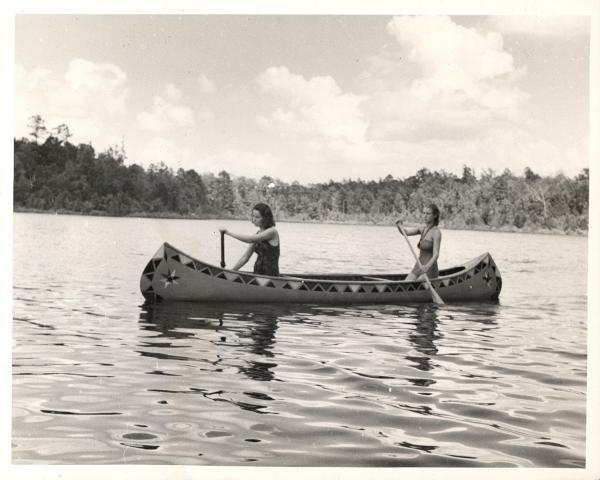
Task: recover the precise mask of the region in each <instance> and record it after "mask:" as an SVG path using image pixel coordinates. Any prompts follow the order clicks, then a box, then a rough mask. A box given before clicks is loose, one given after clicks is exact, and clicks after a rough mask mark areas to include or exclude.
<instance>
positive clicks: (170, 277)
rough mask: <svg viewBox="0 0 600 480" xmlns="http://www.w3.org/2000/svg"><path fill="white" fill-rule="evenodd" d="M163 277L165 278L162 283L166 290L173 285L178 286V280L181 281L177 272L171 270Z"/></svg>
mask: <svg viewBox="0 0 600 480" xmlns="http://www.w3.org/2000/svg"><path fill="white" fill-rule="evenodd" d="M162 276H163V278H162V279H161V282H164V284H165V288H167V287H168V286H169V285H171V284H177V280H179V277H178V276H177V275H175V270H173V271H172V272H171V269H170V268H169V271H168V272H167V273H166V274H165V273H163V274H162Z"/></svg>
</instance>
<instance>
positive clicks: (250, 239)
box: [220, 227, 277, 243]
mask: <svg viewBox="0 0 600 480" xmlns="http://www.w3.org/2000/svg"><path fill="white" fill-rule="evenodd" d="M220 231H221V232H223V233H224V234H225V235H229V236H230V237H233V238H235V239H236V240H239V241H240V242H245V243H255V242H260V241H262V240H272V239H273V238H275V237H276V235H277V231H276V230H275V227H271V228H267V229H266V230H263V231H262V232H258V233H254V234H251V235H247V234H243V233H234V232H230V231H229V230H227V229H226V228H221V229H220Z"/></svg>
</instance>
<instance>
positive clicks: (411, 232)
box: [396, 220, 421, 236]
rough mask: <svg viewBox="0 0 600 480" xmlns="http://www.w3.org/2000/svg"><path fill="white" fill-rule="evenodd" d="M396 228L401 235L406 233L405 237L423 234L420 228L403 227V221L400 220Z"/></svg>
mask: <svg viewBox="0 0 600 480" xmlns="http://www.w3.org/2000/svg"><path fill="white" fill-rule="evenodd" d="M396 227H397V228H398V231H399V232H400V233H402V232H403V231H404V234H405V235H409V236H410V235H417V234H419V233H421V228H420V227H405V226H403V225H402V221H401V220H398V221H397V222H396Z"/></svg>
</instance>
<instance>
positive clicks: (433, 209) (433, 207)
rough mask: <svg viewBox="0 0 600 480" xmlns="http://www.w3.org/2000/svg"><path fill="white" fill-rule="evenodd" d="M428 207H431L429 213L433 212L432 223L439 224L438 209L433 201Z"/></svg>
mask: <svg viewBox="0 0 600 480" xmlns="http://www.w3.org/2000/svg"><path fill="white" fill-rule="evenodd" d="M428 207H429V208H430V209H431V213H433V224H434V225H439V223H440V209H439V208H438V206H437V205H436V204H435V203H430V204H429V205H428Z"/></svg>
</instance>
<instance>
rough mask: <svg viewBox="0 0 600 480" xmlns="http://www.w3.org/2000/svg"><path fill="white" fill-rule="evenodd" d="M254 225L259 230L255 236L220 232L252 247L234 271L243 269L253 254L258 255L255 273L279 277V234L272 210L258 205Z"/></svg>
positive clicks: (253, 217) (254, 212)
mask: <svg viewBox="0 0 600 480" xmlns="http://www.w3.org/2000/svg"><path fill="white" fill-rule="evenodd" d="M252 223H253V224H254V225H255V226H257V227H258V228H259V230H258V232H256V233H255V234H254V235H245V234H241V233H233V232H230V231H229V230H227V229H226V228H221V229H220V230H219V231H220V232H222V233H224V234H225V235H229V236H230V237H233V238H235V239H237V240H240V241H242V242H245V243H249V244H250V246H249V247H248V249H247V250H246V252H245V253H244V254H243V255H242V257H241V258H240V259H239V260H238V262H237V263H236V264H235V266H234V267H233V270H239V269H240V268H242V267H243V266H244V265H246V263H247V262H248V260H250V257H251V256H252V254H253V253H256V256H257V258H256V262H255V263H254V273H258V274H262V275H274V276H276V275H279V233H278V232H277V229H276V228H275V219H274V218H273V212H272V211H271V208H270V207H269V206H268V205H266V204H264V203H257V204H256V205H254V208H253V209H252Z"/></svg>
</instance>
